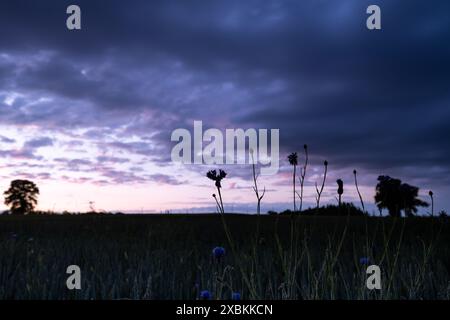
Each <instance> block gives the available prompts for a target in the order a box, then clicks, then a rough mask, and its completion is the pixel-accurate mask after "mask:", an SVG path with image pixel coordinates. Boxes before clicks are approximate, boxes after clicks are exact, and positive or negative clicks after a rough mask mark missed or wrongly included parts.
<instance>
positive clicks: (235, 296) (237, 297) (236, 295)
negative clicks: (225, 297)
mask: <svg viewBox="0 0 450 320" xmlns="http://www.w3.org/2000/svg"><path fill="white" fill-rule="evenodd" d="M231 300H241V294H240V293H239V292H233V293H232V294H231Z"/></svg>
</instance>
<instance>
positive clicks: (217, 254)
mask: <svg viewBox="0 0 450 320" xmlns="http://www.w3.org/2000/svg"><path fill="white" fill-rule="evenodd" d="M212 254H213V256H214V258H216V259H220V258H222V257H223V256H225V249H224V248H223V247H215V248H214V249H213V251H212Z"/></svg>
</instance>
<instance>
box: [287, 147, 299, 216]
mask: <svg viewBox="0 0 450 320" xmlns="http://www.w3.org/2000/svg"><path fill="white" fill-rule="evenodd" d="M288 160H289V164H290V165H291V166H293V167H294V172H293V173H292V190H293V200H294V212H296V211H297V207H296V204H295V198H296V197H297V194H296V191H295V177H296V169H297V165H298V156H297V152H293V153H291V154H290V155H289V156H288Z"/></svg>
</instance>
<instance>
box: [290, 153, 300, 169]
mask: <svg viewBox="0 0 450 320" xmlns="http://www.w3.org/2000/svg"><path fill="white" fill-rule="evenodd" d="M288 160H289V163H290V164H291V165H292V166H296V165H297V164H298V156H297V152H293V153H291V154H290V155H289V156H288Z"/></svg>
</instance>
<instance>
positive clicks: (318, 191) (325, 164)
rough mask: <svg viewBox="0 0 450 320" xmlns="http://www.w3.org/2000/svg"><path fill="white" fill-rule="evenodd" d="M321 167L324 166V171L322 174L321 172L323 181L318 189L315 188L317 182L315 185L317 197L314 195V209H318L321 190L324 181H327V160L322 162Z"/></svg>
mask: <svg viewBox="0 0 450 320" xmlns="http://www.w3.org/2000/svg"><path fill="white" fill-rule="evenodd" d="M323 166H324V168H325V169H324V172H323V180H322V185H321V187H320V189H319V187H318V186H317V182H316V184H315V186H316V193H317V195H316V208H317V209H319V207H320V197H321V196H322V192H323V188H324V187H325V181H326V179H327V171H328V161H327V160H325V161H324V162H323Z"/></svg>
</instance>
